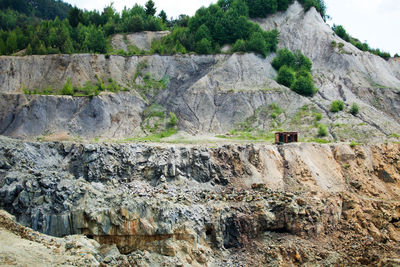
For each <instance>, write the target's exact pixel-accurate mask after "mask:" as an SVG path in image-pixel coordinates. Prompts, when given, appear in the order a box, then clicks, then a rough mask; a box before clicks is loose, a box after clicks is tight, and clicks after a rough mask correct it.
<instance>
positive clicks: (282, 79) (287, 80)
mask: <svg viewBox="0 0 400 267" xmlns="http://www.w3.org/2000/svg"><path fill="white" fill-rule="evenodd" d="M295 80H296V74H295V72H294V70H293V69H291V68H290V67H288V66H286V65H284V66H282V67H281V68H280V69H279V72H278V78H277V82H278V83H279V84H282V85H284V86H286V87H289V88H291V87H292V85H293V83H294V81H295Z"/></svg>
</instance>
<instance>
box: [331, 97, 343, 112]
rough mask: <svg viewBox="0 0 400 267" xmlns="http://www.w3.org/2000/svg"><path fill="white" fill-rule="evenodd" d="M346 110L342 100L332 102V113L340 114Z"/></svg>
mask: <svg viewBox="0 0 400 267" xmlns="http://www.w3.org/2000/svg"><path fill="white" fill-rule="evenodd" d="M343 109H344V103H343V101H341V100H335V101H332V103H331V107H330V111H331V112H339V111H342V110H343Z"/></svg>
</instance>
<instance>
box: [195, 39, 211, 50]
mask: <svg viewBox="0 0 400 267" xmlns="http://www.w3.org/2000/svg"><path fill="white" fill-rule="evenodd" d="M196 52H197V53H199V54H211V53H212V44H211V42H210V40H208V39H206V38H203V39H201V40H200V41H199V42H197V43H196Z"/></svg>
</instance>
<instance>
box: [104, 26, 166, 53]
mask: <svg viewBox="0 0 400 267" xmlns="http://www.w3.org/2000/svg"><path fill="white" fill-rule="evenodd" d="M169 33H170V32H169V31H159V32H149V31H145V32H137V33H131V34H126V35H123V34H116V35H114V36H113V37H112V39H111V46H112V48H113V49H114V50H119V49H122V50H124V51H125V52H128V48H129V46H130V45H133V46H136V47H137V48H139V49H140V50H144V51H150V50H151V44H152V42H153V41H154V40H160V39H161V38H162V37H164V36H166V35H168V34H169Z"/></svg>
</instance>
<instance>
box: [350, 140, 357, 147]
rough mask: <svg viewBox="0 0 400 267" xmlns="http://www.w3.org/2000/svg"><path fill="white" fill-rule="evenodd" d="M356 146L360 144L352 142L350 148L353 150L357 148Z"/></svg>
mask: <svg viewBox="0 0 400 267" xmlns="http://www.w3.org/2000/svg"><path fill="white" fill-rule="evenodd" d="M356 146H358V143H356V142H354V141H351V143H350V147H351V148H355V147H356Z"/></svg>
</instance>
